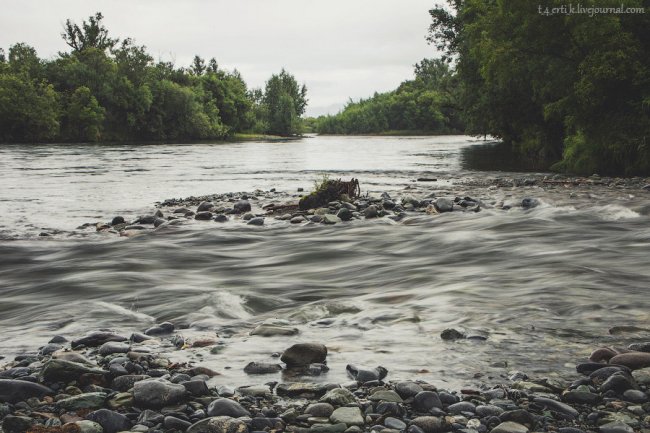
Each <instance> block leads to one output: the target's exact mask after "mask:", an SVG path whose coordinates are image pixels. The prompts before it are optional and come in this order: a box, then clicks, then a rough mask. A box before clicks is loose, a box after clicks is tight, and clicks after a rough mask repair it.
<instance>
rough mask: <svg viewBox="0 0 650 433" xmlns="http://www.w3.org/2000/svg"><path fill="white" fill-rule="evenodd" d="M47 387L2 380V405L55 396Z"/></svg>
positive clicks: (0, 387)
mask: <svg viewBox="0 0 650 433" xmlns="http://www.w3.org/2000/svg"><path fill="white" fill-rule="evenodd" d="M53 394H54V391H52V390H51V389H50V388H48V387H47V386H43V385H40V384H38V383H33V382H27V381H25V380H13V379H0V403H18V402H20V401H25V400H27V399H30V398H32V397H36V398H38V399H40V398H43V397H45V396H46V395H53Z"/></svg>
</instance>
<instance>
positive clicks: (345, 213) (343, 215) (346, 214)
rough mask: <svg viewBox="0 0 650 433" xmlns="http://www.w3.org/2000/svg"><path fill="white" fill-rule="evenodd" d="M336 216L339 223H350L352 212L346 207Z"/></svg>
mask: <svg viewBox="0 0 650 433" xmlns="http://www.w3.org/2000/svg"><path fill="white" fill-rule="evenodd" d="M336 216H337V217H339V218H340V219H341V221H350V220H351V219H352V211H351V210H350V209H348V208H347V207H342V208H341V209H339V211H338V212H337V213H336Z"/></svg>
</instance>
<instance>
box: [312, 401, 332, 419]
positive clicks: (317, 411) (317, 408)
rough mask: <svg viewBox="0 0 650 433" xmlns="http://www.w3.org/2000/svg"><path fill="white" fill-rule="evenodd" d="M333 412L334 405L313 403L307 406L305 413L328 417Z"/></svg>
mask: <svg viewBox="0 0 650 433" xmlns="http://www.w3.org/2000/svg"><path fill="white" fill-rule="evenodd" d="M332 412H334V406H332V405H331V404H329V403H314V404H310V405H309V406H307V409H305V413H306V414H309V415H311V416H314V417H318V418H329V417H330V415H332Z"/></svg>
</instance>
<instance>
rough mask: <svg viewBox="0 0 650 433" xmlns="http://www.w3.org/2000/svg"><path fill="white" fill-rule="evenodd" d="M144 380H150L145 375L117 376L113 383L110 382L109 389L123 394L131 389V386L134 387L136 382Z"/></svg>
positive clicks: (149, 377)
mask: <svg viewBox="0 0 650 433" xmlns="http://www.w3.org/2000/svg"><path fill="white" fill-rule="evenodd" d="M146 379H151V376H148V375H146V374H126V375H124V376H118V377H116V378H115V379H113V382H111V388H112V389H114V390H116V391H122V392H125V391H128V390H129V389H131V388H133V385H135V383H136V382H140V381H141V380H146Z"/></svg>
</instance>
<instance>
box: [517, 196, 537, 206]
mask: <svg viewBox="0 0 650 433" xmlns="http://www.w3.org/2000/svg"><path fill="white" fill-rule="evenodd" d="M537 206H539V200H537V199H536V198H530V197H526V198H524V199H523V200H521V207H523V208H524V209H532V208H535V207H537Z"/></svg>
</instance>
